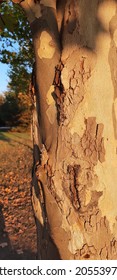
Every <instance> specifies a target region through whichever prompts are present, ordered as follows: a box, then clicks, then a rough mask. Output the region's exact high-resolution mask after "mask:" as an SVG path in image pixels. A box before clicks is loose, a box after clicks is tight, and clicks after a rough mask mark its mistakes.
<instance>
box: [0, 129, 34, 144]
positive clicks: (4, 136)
mask: <svg viewBox="0 0 117 280" xmlns="http://www.w3.org/2000/svg"><path fill="white" fill-rule="evenodd" d="M0 140H1V141H7V142H11V141H15V142H17V143H19V144H20V143H22V144H25V145H29V146H32V141H31V135H30V133H28V132H26V133H24V132H23V133H22V132H8V131H7V132H4V131H0Z"/></svg>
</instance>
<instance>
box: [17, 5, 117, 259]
mask: <svg viewBox="0 0 117 280" xmlns="http://www.w3.org/2000/svg"><path fill="white" fill-rule="evenodd" d="M13 2H14V3H17V4H19V6H20V7H21V8H22V9H23V11H24V12H25V14H26V16H27V19H28V21H29V24H30V30H31V34H32V35H31V36H32V38H33V50H34V54H35V65H34V70H33V76H32V83H31V91H32V95H33V102H34V112H33V143H34V166H33V185H32V202H33V207H34V212H35V216H36V223H37V231H38V257H39V259H116V258H117V209H116V208H117V207H116V194H117V190H116V189H117V188H116V184H117V172H116V166H117V113H116V111H117V86H116V83H117V61H116V60H117V56H116V51H117V1H116V0H66V1H62V0H58V1H56V0H38V1H34V0H23V1H18V0H14V1H13ZM14 7H15V6H14Z"/></svg>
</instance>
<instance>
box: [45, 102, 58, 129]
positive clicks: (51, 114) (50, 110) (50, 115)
mask: <svg viewBox="0 0 117 280" xmlns="http://www.w3.org/2000/svg"><path fill="white" fill-rule="evenodd" d="M46 114H47V116H48V119H49V122H50V123H51V124H53V123H54V122H55V120H56V114H57V112H56V106H55V103H52V104H51V105H50V106H49V108H48V109H47V111H46Z"/></svg>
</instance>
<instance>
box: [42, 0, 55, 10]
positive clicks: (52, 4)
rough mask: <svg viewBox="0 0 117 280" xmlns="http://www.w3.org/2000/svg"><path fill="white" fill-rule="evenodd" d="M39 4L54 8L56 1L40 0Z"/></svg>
mask: <svg viewBox="0 0 117 280" xmlns="http://www.w3.org/2000/svg"><path fill="white" fill-rule="evenodd" d="M40 4H42V5H44V6H46V7H50V8H54V9H56V1H55V0H54V1H53V0H41V1H40Z"/></svg>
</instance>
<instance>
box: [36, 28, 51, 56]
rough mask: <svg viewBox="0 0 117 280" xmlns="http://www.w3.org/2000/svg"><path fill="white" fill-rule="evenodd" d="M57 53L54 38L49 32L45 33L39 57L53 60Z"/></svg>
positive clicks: (42, 35) (42, 37)
mask: <svg viewBox="0 0 117 280" xmlns="http://www.w3.org/2000/svg"><path fill="white" fill-rule="evenodd" d="M54 53H55V45H54V43H53V40H52V37H51V36H50V34H49V33H48V32H47V31H43V32H42V33H41V36H40V47H39V49H38V55H39V57H40V58H41V59H42V58H48V59H51V58H52V57H53V55H54Z"/></svg>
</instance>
